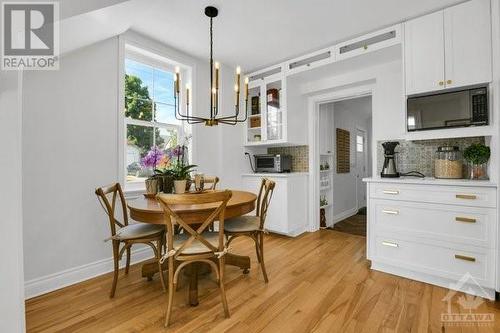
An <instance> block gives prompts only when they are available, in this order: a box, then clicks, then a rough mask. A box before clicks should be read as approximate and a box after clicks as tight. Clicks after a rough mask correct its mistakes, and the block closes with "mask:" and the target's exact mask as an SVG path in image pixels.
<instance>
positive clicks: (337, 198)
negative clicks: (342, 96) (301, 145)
mask: <svg viewBox="0 0 500 333" xmlns="http://www.w3.org/2000/svg"><path fill="white" fill-rule="evenodd" d="M333 104H334V105H333V112H334V116H333V121H334V136H335V129H337V128H341V129H344V130H347V131H349V132H350V137H351V141H350V143H351V145H350V152H351V168H350V172H349V173H337V170H336V168H334V170H335V171H334V174H333V216H334V217H333V219H334V221H337V220H338V219H339V218H342V217H343V216H345V215H349V213H351V214H352V213H354V212H356V211H357V209H358V205H357V197H356V192H357V181H358V179H357V169H356V163H358V161H356V129H357V128H359V129H362V130H364V131H365V132H366V133H367V139H368V140H367V141H368V142H367V145H366V146H367V148H368V150H367V156H370V153H371V151H370V149H369V147H370V136H369V135H370V131H371V122H372V118H371V111H372V103H371V97H362V98H356V99H350V100H345V101H340V102H336V103H333ZM336 153H337V151H336V149H335V154H336ZM367 162H368V161H367ZM367 165H368V163H367Z"/></svg>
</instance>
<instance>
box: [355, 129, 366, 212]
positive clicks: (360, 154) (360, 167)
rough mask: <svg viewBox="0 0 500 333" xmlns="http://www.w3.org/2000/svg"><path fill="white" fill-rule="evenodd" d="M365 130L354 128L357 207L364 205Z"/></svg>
mask: <svg viewBox="0 0 500 333" xmlns="http://www.w3.org/2000/svg"><path fill="white" fill-rule="evenodd" d="M366 157H367V154H366V132H365V131H363V130H361V129H356V198H357V201H358V209H359V208H362V207H366V185H365V183H364V182H363V178H365V177H366Z"/></svg>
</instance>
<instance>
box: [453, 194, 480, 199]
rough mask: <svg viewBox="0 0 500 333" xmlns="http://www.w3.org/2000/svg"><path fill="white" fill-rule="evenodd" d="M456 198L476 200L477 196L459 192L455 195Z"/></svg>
mask: <svg viewBox="0 0 500 333" xmlns="http://www.w3.org/2000/svg"><path fill="white" fill-rule="evenodd" d="M455 198H457V199H466V200H476V199H477V196H475V195H474V194H457V195H455Z"/></svg>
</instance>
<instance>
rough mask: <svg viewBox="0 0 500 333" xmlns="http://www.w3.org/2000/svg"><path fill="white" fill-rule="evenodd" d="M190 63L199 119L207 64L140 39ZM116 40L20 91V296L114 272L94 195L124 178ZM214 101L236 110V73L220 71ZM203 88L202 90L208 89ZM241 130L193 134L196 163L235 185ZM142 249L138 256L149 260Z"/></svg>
mask: <svg viewBox="0 0 500 333" xmlns="http://www.w3.org/2000/svg"><path fill="white" fill-rule="evenodd" d="M127 36H128V37H129V38H132V37H133V38H135V40H143V44H144V45H145V46H148V47H151V46H153V47H154V48H155V49H156V50H158V51H160V52H163V51H164V52H167V53H168V54H169V55H170V54H172V55H174V56H175V57H180V58H182V59H183V60H185V61H186V62H189V63H191V64H193V67H194V68H195V75H194V76H195V77H194V80H193V81H194V83H195V84H194V85H193V93H194V96H193V99H194V100H195V105H196V108H197V113H199V114H207V113H208V112H209V90H208V88H207V87H208V86H209V84H208V77H209V75H208V73H209V72H208V65H207V64H206V60H205V59H203V60H198V59H195V58H191V57H189V56H187V55H185V54H182V53H181V52H178V51H175V50H172V49H170V48H168V47H166V46H164V45H159V44H157V43H155V42H154V41H151V40H147V39H145V38H143V37H142V36H140V35H137V34H133V33H130V34H127ZM120 45H121V44H120V42H119V38H118V37H114V38H110V39H108V40H105V41H102V42H99V43H97V44H94V45H91V46H88V47H85V48H83V49H79V50H77V51H75V52H72V53H70V54H68V55H65V56H63V57H62V59H61V66H60V70H59V71H53V72H41V71H38V72H30V73H27V74H26V80H25V87H24V104H25V105H24V114H25V116H24V119H23V162H24V165H23V179H24V186H23V190H24V196H23V211H24V251H25V256H24V258H25V259H24V263H25V267H26V269H25V274H24V275H25V280H26V294H27V297H30V296H34V295H36V294H40V293H44V292H47V291H50V290H53V289H57V288H59V287H61V286H64V285H66V284H71V283H75V282H78V281H80V280H83V279H87V278H90V277H92V276H95V275H99V274H102V273H104V272H106V271H109V270H111V268H112V264H111V254H112V252H111V248H110V244H108V243H104V242H103V240H104V239H105V238H106V237H108V235H109V226H108V221H107V219H106V217H105V215H104V213H103V212H102V209H101V207H100V206H99V204H98V202H97V199H96V197H95V194H94V189H95V187H97V186H101V185H105V184H109V183H112V182H116V181H121V179H120V178H121V177H120V173H119V170H120V162H119V159H120V157H119V147H120V146H121V143H120V142H119V141H118V138H119V133H118V132H119V128H120V126H119V124H118V123H119V117H118V113H117V112H119V110H118V109H119V107H118V106H119V103H118V91H119V83H118V77H119V55H120ZM221 72H222V77H221V83H222V84H223V86H222V91H221V103H222V105H223V107H222V109H223V110H225V112H226V113H228V112H230V111H229V110H230V107H231V105H232V104H233V89H232V87H233V85H234V76H233V73H234V69H231V68H229V67H226V66H222V68H221ZM205 91H206V93H205ZM242 137H243V135H242V129H241V126H235V127H233V126H225V125H223V126H219V127H212V128H207V127H205V126H204V125H196V126H195V127H194V128H193V155H194V156H193V162H194V163H196V164H198V165H199V166H200V167H199V169H200V171H202V172H205V173H207V174H215V175H218V176H219V177H220V178H221V179H222V185H223V186H225V187H233V188H234V187H239V185H240V173H241V169H242V168H243V167H244V164H243V163H244V162H245V157H244V155H243V148H242V147H241V143H242V140H243V139H242ZM150 252H151V251H149V250H148V249H147V248H146V249H144V250H143V249H140V248H139V250H138V252H136V255H135V256H134V255H133V256H132V257H133V258H134V257H135V258H136V259H138V260H140V259H144V258H146V257H147V256H149V255H150Z"/></svg>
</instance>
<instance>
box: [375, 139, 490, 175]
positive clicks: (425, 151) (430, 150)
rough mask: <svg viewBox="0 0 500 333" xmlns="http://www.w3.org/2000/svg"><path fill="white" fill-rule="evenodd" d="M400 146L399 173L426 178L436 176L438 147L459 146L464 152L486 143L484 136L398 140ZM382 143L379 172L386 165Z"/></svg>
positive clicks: (397, 149)
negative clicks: (435, 167) (414, 173)
mask: <svg viewBox="0 0 500 333" xmlns="http://www.w3.org/2000/svg"><path fill="white" fill-rule="evenodd" d="M398 141H399V146H398V147H397V148H396V151H397V152H398V155H397V158H396V163H397V164H396V167H397V169H398V171H399V172H409V171H419V172H421V173H423V174H424V175H425V176H426V177H433V176H434V159H435V156H436V151H437V149H438V147H441V146H458V147H459V148H460V150H461V151H462V152H463V151H464V149H465V148H467V147H468V146H470V145H471V144H473V143H482V144H484V143H485V139H484V136H481V137H472V138H455V139H435V140H422V141H405V140H398ZM382 142H384V141H380V142H377V172H378V173H379V172H380V171H381V170H382V165H383V164H384V148H382Z"/></svg>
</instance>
